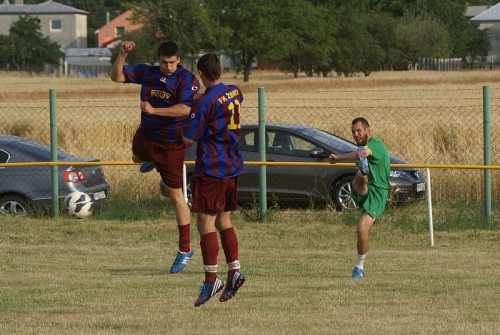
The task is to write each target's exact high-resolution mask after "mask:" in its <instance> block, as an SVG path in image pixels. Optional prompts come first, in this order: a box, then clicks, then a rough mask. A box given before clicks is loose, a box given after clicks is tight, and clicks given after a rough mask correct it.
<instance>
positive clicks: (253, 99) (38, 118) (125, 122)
mask: <svg viewBox="0 0 500 335" xmlns="http://www.w3.org/2000/svg"><path fill="white" fill-rule="evenodd" d="M223 81H224V82H226V83H235V84H237V85H238V86H239V87H240V88H241V89H242V91H243V93H244V97H245V100H244V103H243V112H242V120H243V122H257V120H258V89H259V88H260V87H262V88H264V95H265V111H266V120H267V122H282V123H299V124H306V125H310V126H314V127H318V128H321V129H324V130H327V131H330V132H333V133H336V134H339V135H340V136H343V137H345V138H350V137H351V134H350V127H349V125H350V121H351V120H352V119H353V118H354V117H357V116H360V115H362V116H365V117H366V118H367V119H368V120H370V121H371V124H372V131H373V134H374V136H376V137H379V138H381V139H382V140H383V141H384V142H386V144H387V146H388V148H389V150H390V152H391V153H392V154H394V155H396V156H399V157H401V158H403V159H405V160H406V161H408V162H410V163H427V164H466V165H470V164H478V165H479V164H482V163H483V148H482V140H481V139H482V132H483V120H482V107H483V86H490V87H491V110H492V113H491V136H492V138H493V143H492V145H491V151H492V163H493V165H497V164H500V144H498V143H500V142H498V141H496V140H495V139H496V138H499V137H500V127H498V126H497V125H498V124H500V120H499V119H498V118H499V117H498V115H499V114H498V111H499V108H500V104H499V102H500V101H499V99H500V92H499V88H500V85H499V81H500V76H499V72H498V71H490V70H477V71H460V72H430V71H402V72H378V73H373V74H371V75H370V76H369V77H364V76H359V77H349V78H344V77H338V76H336V75H333V76H330V77H328V78H320V77H314V78H308V77H304V76H302V77H299V78H293V77H292V76H290V75H285V74H282V73H279V72H259V71H254V72H253V73H252V75H251V78H250V82H247V83H244V82H242V76H241V75H235V74H234V73H225V74H224V75H223ZM0 85H1V86H2V87H3V88H4V89H3V90H2V92H0V132H2V133H8V134H14V135H19V136H26V137H29V138H33V139H35V140H39V141H42V142H45V143H48V142H49V139H50V135H49V123H48V96H49V94H48V92H49V89H54V90H56V94H57V117H58V130H59V131H58V138H59V145H60V148H61V149H63V150H65V151H68V152H71V153H74V154H77V155H83V156H90V157H99V158H101V159H102V160H104V161H115V160H120V161H128V160H130V143H131V138H132V136H133V133H134V131H135V129H136V127H137V125H138V123H139V117H138V97H139V89H140V87H139V86H138V85H124V84H117V83H113V82H112V81H111V80H109V78H91V79H84V78H44V77H22V76H12V75H10V74H9V76H7V75H4V76H1V75H0ZM108 171H109V173H108V177H109V178H110V180H111V181H112V182H113V183H114V184H123V181H122V179H123V178H125V179H127V178H130V177H129V175H128V174H124V173H123V171H122V170H116V169H108ZM462 173H467V174H468V175H469V176H464V175H463V174H462V175H461V176H460V177H459V179H462V180H465V181H466V185H464V187H463V188H464V189H465V190H467V192H469V190H471V189H472V190H474V189H475V187H476V185H475V182H474V181H472V180H474V179H475V177H473V175H474V173H473V172H470V173H469V171H462ZM434 178H436V179H434V181H435V182H440V183H441V184H438V186H439V187H440V188H441V189H443V190H444V189H445V188H446V187H448V185H450V184H453V183H454V181H449V180H448V179H447V177H446V175H444V174H443V173H441V171H437V173H436V175H435V177H434ZM494 178H495V180H496V176H495V175H494ZM144 179H145V180H147V181H146V182H144V185H143V186H141V188H142V191H141V192H148V191H149V190H150V189H151V190H153V189H154V190H156V186H157V185H156V184H157V180H156V179H157V176H155V177H154V178H153V177H151V178H149V177H145V178H144ZM141 184H142V182H141ZM496 184H497V183H495V184H494V185H496ZM467 192H466V193H467ZM494 192H495V194H497V193H498V191H497V190H496V186H494ZM471 193H473V194H477V192H476V191H472V192H471ZM458 195H459V196H461V195H462V194H458ZM437 196H438V197H439V196H441V194H438V195H437ZM448 196H452V197H453V196H457V192H455V191H453V190H450V191H449V194H448ZM466 196H467V197H468V196H471V195H470V194H467V195H466Z"/></svg>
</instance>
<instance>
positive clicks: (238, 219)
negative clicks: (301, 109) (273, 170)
mask: <svg viewBox="0 0 500 335" xmlns="http://www.w3.org/2000/svg"><path fill="white" fill-rule="evenodd" d="M114 206H117V205H116V204H115V205H114ZM121 206H123V208H125V207H126V208H127V210H125V211H123V215H122V217H121V218H119V215H116V212H119V211H120V208H121V207H119V206H117V207H114V208H108V209H107V210H106V211H101V212H96V213H94V215H93V216H92V217H91V218H88V219H84V220H74V219H69V218H65V217H64V216H61V217H60V218H57V219H51V218H37V219H26V218H6V217H3V218H0V231H1V234H0V281H1V286H2V288H1V295H0V315H1V318H0V320H1V321H0V334H51V335H54V334H56V335H57V334H454V335H455V334H499V333H500V330H499V329H500V318H499V312H498V306H499V305H500V294H499V293H498V292H499V291H498V290H499V287H500V266H499V265H500V264H499V260H498V256H499V254H500V229H498V223H497V221H496V220H494V222H493V223H488V222H485V221H484V220H483V219H482V218H481V216H480V215H477V211H474V213H472V212H471V208H473V207H474V206H471V205H470V204H461V205H460V204H459V206H460V207H458V208H457V204H454V205H450V204H436V209H435V216H434V220H435V232H434V241H435V245H434V246H433V247H431V246H430V245H429V233H428V231H427V217H426V206H425V203H420V204H416V205H414V206H407V207H403V208H395V209H388V210H387V211H386V212H385V213H384V215H382V217H381V218H380V220H378V221H376V224H375V225H374V227H373V228H372V230H371V242H372V243H371V248H370V252H369V253H368V256H367V259H366V262H365V270H366V277H365V278H364V279H362V280H359V281H355V280H352V279H350V271H351V268H352V266H353V264H354V261H355V256H356V251H355V225H356V221H357V218H358V215H359V213H357V212H349V213H338V212H334V211H330V210H328V209H317V210H313V209H301V210H291V209H288V210H286V209H281V210H271V211H270V212H269V214H268V222H266V223H259V222H258V220H257V219H256V217H258V216H257V215H256V212H257V211H256V210H255V209H254V208H248V209H243V210H240V211H238V212H236V213H234V216H233V222H234V224H235V227H236V230H237V234H238V236H239V239H240V261H241V264H242V272H243V273H244V274H245V275H246V277H247V282H246V284H245V285H244V286H243V287H242V288H241V289H240V291H239V292H238V294H237V295H236V296H235V298H233V299H232V300H230V301H228V302H226V303H219V302H218V299H217V297H214V298H212V300H210V301H209V302H207V303H206V304H205V305H203V306H201V307H200V308H195V307H193V303H194V300H195V299H196V297H197V296H198V293H199V292H198V287H199V286H200V284H201V282H202V280H203V270H202V259H201V252H200V250H199V237H198V233H197V231H196V230H195V227H193V230H192V243H193V246H194V247H195V249H196V252H195V255H194V257H193V259H192V260H191V261H190V263H189V264H188V266H187V267H186V269H185V270H184V271H183V272H181V273H180V274H176V275H170V274H169V272H168V269H169V267H170V265H171V262H172V260H173V257H174V253H175V251H176V248H177V244H176V241H177V230H176V227H175V220H174V217H173V214H172V211H171V209H170V208H169V207H168V205H167V202H166V200H164V199H157V198H153V199H144V200H141V201H136V202H133V201H132V202H130V203H122V204H121ZM479 207H480V206H479ZM451 211H453V213H455V215H453V216H450V215H449V214H447V213H449V212H451ZM479 212H480V209H479ZM113 213H115V214H113ZM112 215H113V216H114V217H115V219H111V216H112ZM108 216H109V217H108ZM194 218H195V216H194V215H193V219H192V222H195V221H194V220H195V219H194ZM193 226H194V225H193ZM219 265H220V266H219V270H220V275H221V277H223V278H224V277H225V268H226V267H225V264H224V258H223V253H222V250H221V251H220V255H219Z"/></svg>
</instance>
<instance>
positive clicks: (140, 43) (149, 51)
mask: <svg viewBox="0 0 500 335" xmlns="http://www.w3.org/2000/svg"><path fill="white" fill-rule="evenodd" d="M124 40H129V41H134V42H135V45H136V47H135V49H134V50H133V51H132V52H131V53H129V54H128V56H127V63H128V64H130V65H136V64H140V63H150V64H153V63H154V62H155V61H156V51H157V49H158V46H159V42H158V41H157V39H156V37H155V36H154V34H153V33H152V31H151V28H150V27H144V28H142V29H139V30H134V31H131V32H130V33H128V34H127V35H126V36H124ZM120 46H121V45H120V44H119V45H117V46H115V47H114V48H112V49H111V60H110V62H111V64H113V63H114V62H115V59H116V57H118V53H119V52H120ZM181 60H182V58H181Z"/></svg>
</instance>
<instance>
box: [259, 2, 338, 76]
mask: <svg viewBox="0 0 500 335" xmlns="http://www.w3.org/2000/svg"><path fill="white" fill-rule="evenodd" d="M277 29H278V31H280V32H281V33H282V34H284V35H286V38H285V39H284V40H283V43H282V46H281V47H282V50H283V51H282V53H279V54H274V55H269V56H268V57H267V58H266V59H268V60H272V61H273V62H274V63H278V64H280V69H281V70H285V71H291V72H292V73H293V74H294V77H298V73H299V71H304V72H305V73H306V75H307V76H309V77H311V76H313V75H314V74H315V73H323V74H324V75H327V74H328V72H330V71H331V65H330V63H331V62H330V55H331V54H332V52H333V50H334V49H335V38H334V37H333V36H334V32H335V31H336V29H337V24H336V22H332V21H331V20H330V15H329V13H328V11H327V10H326V9H325V8H324V7H323V6H315V5H313V4H312V3H311V2H310V1H308V0H292V1H289V2H288V6H286V7H284V8H283V10H282V15H281V16H280V17H278V18H277ZM278 55H279V56H280V57H277V56H278Z"/></svg>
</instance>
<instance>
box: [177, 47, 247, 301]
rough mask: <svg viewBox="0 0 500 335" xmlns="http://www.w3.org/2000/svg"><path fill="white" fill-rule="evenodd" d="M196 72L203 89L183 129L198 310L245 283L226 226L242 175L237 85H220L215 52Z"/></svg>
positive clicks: (230, 229)
mask: <svg viewBox="0 0 500 335" xmlns="http://www.w3.org/2000/svg"><path fill="white" fill-rule="evenodd" d="M197 68H198V74H199V76H200V78H201V81H202V82H203V85H204V86H205V88H206V89H205V92H204V93H203V95H201V96H200V97H199V98H198V99H196V100H195V102H194V103H193V107H192V108H191V112H190V114H189V119H188V121H187V122H186V124H185V126H184V143H185V144H186V146H190V145H192V144H193V142H194V141H197V148H196V162H195V172H194V173H193V174H192V176H191V182H190V186H191V190H192V193H193V207H192V210H193V211H194V212H196V213H197V226H198V232H199V234H200V246H201V253H202V256H203V269H204V271H205V280H204V282H203V284H202V285H201V287H200V295H199V297H198V299H196V301H195V303H194V306H195V307H198V306H201V305H202V304H204V303H205V302H207V301H208V300H209V299H210V298H211V297H213V296H214V295H215V294H216V293H217V292H219V291H221V290H222V289H224V290H223V292H222V294H221V296H220V298H219V301H220V302H224V301H227V300H229V299H231V298H232V297H233V296H234V295H235V294H236V292H237V291H238V289H239V288H240V287H241V286H242V285H243V283H244V282H245V277H244V276H243V274H242V273H241V272H240V261H239V256H238V238H237V236H236V233H235V230H234V227H233V226H232V224H231V211H234V210H236V209H238V203H237V195H236V194H237V191H238V177H239V176H240V175H241V174H243V173H245V172H246V170H245V166H244V163H243V158H242V157H241V155H240V153H239V152H238V142H239V141H240V137H241V125H240V109H241V102H242V101H243V94H242V93H241V91H240V89H239V88H238V87H237V86H235V85H225V84H223V83H222V82H221V80H220V75H221V64H220V61H219V58H218V57H217V55H216V54H213V53H208V54H205V55H203V56H202V57H201V58H200V59H199V60H198V63H197ZM217 231H218V232H219V235H220V240H221V244H222V249H223V250H224V255H225V259H226V264H227V281H226V284H225V285H224V282H223V281H222V280H221V279H220V278H219V277H218V276H217V269H218V264H217V259H218V255H219V243H218V240H217Z"/></svg>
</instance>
